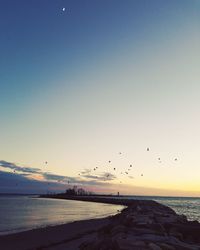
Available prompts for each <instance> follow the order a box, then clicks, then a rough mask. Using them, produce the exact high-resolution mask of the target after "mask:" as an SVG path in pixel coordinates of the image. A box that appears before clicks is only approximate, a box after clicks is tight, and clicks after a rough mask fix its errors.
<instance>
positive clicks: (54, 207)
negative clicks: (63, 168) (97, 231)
mask: <svg viewBox="0 0 200 250" xmlns="http://www.w3.org/2000/svg"><path fill="white" fill-rule="evenodd" d="M124 198H128V199H152V200H155V201H158V202H160V203H162V204H164V205H167V206H169V207H171V208H172V209H174V210H175V211H176V212H177V213H179V214H185V215H186V216H187V218H188V219H189V220H198V221H199V222H200V198H190V197H189V198H186V197H156V196H124ZM123 208H124V207H123V206H119V205H109V204H100V203H92V202H82V201H70V200H59V199H46V198H37V197H36V196H27V195H26V196H25V195H24V196H21V195H19V196H18V195H0V235H3V234H11V233H15V232H20V231H26V230H29V229H33V228H39V227H46V226H50V225H59V224H64V223H68V222H73V221H77V220H85V219H92V218H103V217H106V216H110V215H114V214H116V213H118V212H119V211H121V210H122V209H123Z"/></svg>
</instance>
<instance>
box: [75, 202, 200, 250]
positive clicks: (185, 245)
mask: <svg viewBox="0 0 200 250" xmlns="http://www.w3.org/2000/svg"><path fill="white" fill-rule="evenodd" d="M128 203H130V201H129V202H128ZM80 249H81V250H129V249H131V250H134V249H136V250H145V249H152V250H161V249H164V250H176V249H177V250H197V249H200V223H198V222H197V221H188V220H187V218H186V217H185V216H184V215H177V214H176V213H175V212H174V211H173V210H172V209H171V208H169V207H167V206H164V205H162V204H159V203H157V202H154V201H133V203H132V204H128V207H127V208H125V209H124V210H123V211H122V212H121V213H120V214H118V215H116V216H113V217H112V218H111V220H110V223H109V224H108V225H106V226H105V227H103V228H101V229H100V230H98V231H97V232H96V235H95V237H93V238H92V239H91V240H88V241H85V242H83V243H82V244H81V245H80Z"/></svg>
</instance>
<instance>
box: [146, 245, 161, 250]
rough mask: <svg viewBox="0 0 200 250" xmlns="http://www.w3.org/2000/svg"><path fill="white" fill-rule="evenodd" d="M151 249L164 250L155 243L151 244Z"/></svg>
mask: <svg viewBox="0 0 200 250" xmlns="http://www.w3.org/2000/svg"><path fill="white" fill-rule="evenodd" d="M148 246H149V249H152V250H162V248H160V247H159V246H158V245H156V244H155V243H149V245H148Z"/></svg>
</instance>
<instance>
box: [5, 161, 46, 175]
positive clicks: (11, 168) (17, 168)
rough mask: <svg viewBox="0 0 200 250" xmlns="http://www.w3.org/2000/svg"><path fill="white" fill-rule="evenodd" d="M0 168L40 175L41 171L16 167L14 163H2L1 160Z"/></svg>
mask: <svg viewBox="0 0 200 250" xmlns="http://www.w3.org/2000/svg"><path fill="white" fill-rule="evenodd" d="M0 166H1V167H2V168H7V169H10V170H15V171H19V172H23V173H30V174H40V173H41V169H39V168H30V167H22V166H19V165H16V164H15V163H12V162H8V161H3V160H1V161H0Z"/></svg>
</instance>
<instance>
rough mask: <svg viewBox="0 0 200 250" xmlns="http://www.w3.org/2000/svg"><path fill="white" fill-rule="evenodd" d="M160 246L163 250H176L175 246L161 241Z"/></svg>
mask: <svg viewBox="0 0 200 250" xmlns="http://www.w3.org/2000/svg"><path fill="white" fill-rule="evenodd" d="M159 246H160V247H161V249H162V250H176V248H175V247H174V246H171V245H169V244H167V243H161V244H159Z"/></svg>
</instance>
